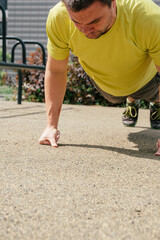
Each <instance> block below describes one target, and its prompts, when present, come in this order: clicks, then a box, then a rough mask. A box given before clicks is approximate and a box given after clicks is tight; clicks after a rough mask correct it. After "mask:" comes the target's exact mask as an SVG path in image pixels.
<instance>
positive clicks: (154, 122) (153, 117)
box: [150, 103, 160, 129]
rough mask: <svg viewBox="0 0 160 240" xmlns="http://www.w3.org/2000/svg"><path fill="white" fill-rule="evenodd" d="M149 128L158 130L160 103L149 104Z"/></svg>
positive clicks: (159, 125)
mask: <svg viewBox="0 0 160 240" xmlns="http://www.w3.org/2000/svg"><path fill="white" fill-rule="evenodd" d="M150 122H151V128H154V129H160V103H150Z"/></svg>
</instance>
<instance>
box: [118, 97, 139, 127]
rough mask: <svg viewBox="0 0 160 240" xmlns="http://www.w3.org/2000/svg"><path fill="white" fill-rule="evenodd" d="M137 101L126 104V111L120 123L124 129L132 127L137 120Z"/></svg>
mask: <svg viewBox="0 0 160 240" xmlns="http://www.w3.org/2000/svg"><path fill="white" fill-rule="evenodd" d="M138 112H139V101H136V102H132V103H128V102H127V104H126V110H125V111H124V113H123V116H122V123H123V125H124V126H126V127H134V126H135V125H136V123H137V120H138Z"/></svg>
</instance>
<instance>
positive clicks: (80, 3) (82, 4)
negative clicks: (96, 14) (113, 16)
mask: <svg viewBox="0 0 160 240" xmlns="http://www.w3.org/2000/svg"><path fill="white" fill-rule="evenodd" d="M96 1H97V2H101V3H103V4H104V5H108V7H111V3H112V1H113V0H62V2H64V3H65V5H66V7H68V8H70V9H71V10H72V11H73V12H79V11H81V10H82V9H86V8H88V7H89V6H90V5H92V4H93V3H94V2H96Z"/></svg>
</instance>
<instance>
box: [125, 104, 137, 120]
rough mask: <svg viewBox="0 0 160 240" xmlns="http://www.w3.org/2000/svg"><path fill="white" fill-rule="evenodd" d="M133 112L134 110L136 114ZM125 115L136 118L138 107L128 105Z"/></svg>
mask: <svg viewBox="0 0 160 240" xmlns="http://www.w3.org/2000/svg"><path fill="white" fill-rule="evenodd" d="M132 110H133V111H132ZM132 112H134V113H135V114H132ZM123 116H129V117H132V118H135V117H137V109H136V108H135V107H134V106H129V105H128V106H127V108H126V111H125V113H124V114H123Z"/></svg>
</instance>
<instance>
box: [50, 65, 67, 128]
mask: <svg viewBox="0 0 160 240" xmlns="http://www.w3.org/2000/svg"><path fill="white" fill-rule="evenodd" d="M66 80H67V72H66V71H64V72H56V71H55V72H52V71H47V70H46V73H45V101H46V109H47V124H48V126H53V127H54V128H56V129H57V127H58V120H59V115H60V111H61V107H62V103H63V99H64V95H65V91H66V82H67V81H66Z"/></svg>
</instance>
